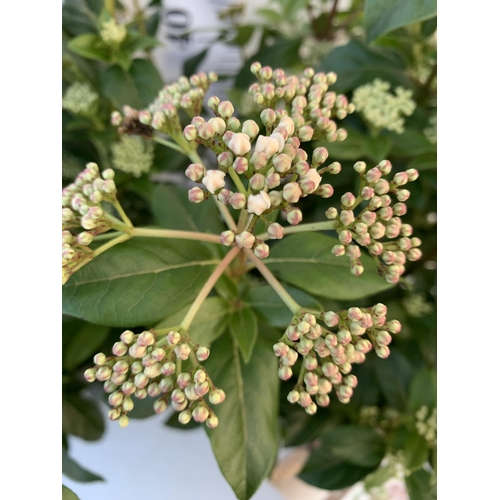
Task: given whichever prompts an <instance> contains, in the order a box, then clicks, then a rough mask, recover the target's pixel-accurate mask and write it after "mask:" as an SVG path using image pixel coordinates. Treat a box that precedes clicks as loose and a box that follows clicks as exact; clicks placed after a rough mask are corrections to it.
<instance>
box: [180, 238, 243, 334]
mask: <svg viewBox="0 0 500 500" xmlns="http://www.w3.org/2000/svg"><path fill="white" fill-rule="evenodd" d="M240 251H241V250H240V249H239V248H238V247H234V248H233V249H232V250H231V251H230V252H228V253H227V254H226V256H225V257H224V258H223V259H222V260H221V261H220V262H219V264H218V265H217V267H216V268H215V269H214V272H213V273H212V275H211V276H210V278H208V280H207V282H206V283H205V284H204V285H203V288H202V289H201V290H200V293H198V296H197V297H196V299H195V300H194V302H193V303H192V304H191V307H190V308H189V311H188V312H187V314H186V316H185V317H184V319H183V320H182V323H181V328H183V329H184V331H187V330H189V327H190V326H191V323H192V322H193V319H194V317H195V316H196V313H197V312H198V310H199V309H200V307H201V306H202V304H203V302H204V301H205V299H206V298H207V297H208V294H209V293H210V292H211V291H212V288H213V287H214V286H215V284H216V283H217V280H218V279H219V278H220V277H221V275H222V273H223V272H224V271H225V270H226V268H227V267H228V266H229V264H231V262H232V261H233V259H234V258H235V257H236V256H237V255H238V253H239V252H240Z"/></svg>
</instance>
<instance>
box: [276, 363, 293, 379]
mask: <svg viewBox="0 0 500 500" xmlns="http://www.w3.org/2000/svg"><path fill="white" fill-rule="evenodd" d="M292 375H293V371H292V369H291V368H290V367H289V366H280V367H279V369H278V377H279V378H280V379H281V380H288V379H290V378H291V377H292Z"/></svg>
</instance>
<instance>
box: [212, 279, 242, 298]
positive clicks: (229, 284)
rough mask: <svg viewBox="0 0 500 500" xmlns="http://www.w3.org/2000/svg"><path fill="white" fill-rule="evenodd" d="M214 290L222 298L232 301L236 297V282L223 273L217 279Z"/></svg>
mask: <svg viewBox="0 0 500 500" xmlns="http://www.w3.org/2000/svg"><path fill="white" fill-rule="evenodd" d="M215 290H216V291H217V294H218V295H220V296H221V297H222V298H223V299H226V300H229V301H233V300H235V299H237V298H238V288H237V286H236V283H235V282H234V281H233V280H232V279H231V278H230V277H229V276H228V275H227V274H223V275H222V276H221V277H220V278H219V279H218V280H217V283H216V284H215Z"/></svg>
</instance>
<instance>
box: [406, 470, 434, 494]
mask: <svg viewBox="0 0 500 500" xmlns="http://www.w3.org/2000/svg"><path fill="white" fill-rule="evenodd" d="M431 480H432V474H431V473H430V472H427V471H426V470H424V469H420V470H418V471H416V472H414V473H413V474H412V475H411V476H407V477H406V488H407V490H408V494H409V496H410V500H436V499H437V488H436V485H435V484H434V485H433V484H431Z"/></svg>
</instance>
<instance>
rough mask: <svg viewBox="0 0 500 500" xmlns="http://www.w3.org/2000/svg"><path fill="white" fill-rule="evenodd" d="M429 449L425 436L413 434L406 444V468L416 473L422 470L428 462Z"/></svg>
mask: <svg viewBox="0 0 500 500" xmlns="http://www.w3.org/2000/svg"><path fill="white" fill-rule="evenodd" d="M428 455H429V449H428V447H427V441H426V440H425V438H424V437H423V436H421V435H420V434H417V433H416V432H413V433H412V434H410V435H409V436H408V437H407V438H406V442H405V468H406V469H408V470H410V471H414V470H417V469H420V467H422V465H423V464H424V462H426V461H427V457H428Z"/></svg>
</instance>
